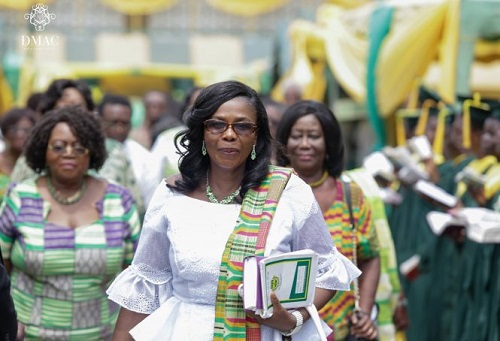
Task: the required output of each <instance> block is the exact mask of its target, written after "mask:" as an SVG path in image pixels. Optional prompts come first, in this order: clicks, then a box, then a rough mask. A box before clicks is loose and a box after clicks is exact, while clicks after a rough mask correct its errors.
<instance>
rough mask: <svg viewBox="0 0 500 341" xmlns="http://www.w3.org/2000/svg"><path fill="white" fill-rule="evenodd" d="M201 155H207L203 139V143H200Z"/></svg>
mask: <svg viewBox="0 0 500 341" xmlns="http://www.w3.org/2000/svg"><path fill="white" fill-rule="evenodd" d="M201 155H203V156H205V155H207V148H206V147H205V141H203V144H202V145H201Z"/></svg>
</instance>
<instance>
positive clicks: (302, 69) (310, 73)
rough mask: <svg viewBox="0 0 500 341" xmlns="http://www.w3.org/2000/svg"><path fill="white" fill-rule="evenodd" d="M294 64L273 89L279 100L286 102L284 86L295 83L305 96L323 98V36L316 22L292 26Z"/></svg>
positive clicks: (300, 22) (324, 87) (273, 93)
mask: <svg viewBox="0 0 500 341" xmlns="http://www.w3.org/2000/svg"><path fill="white" fill-rule="evenodd" d="M289 33H290V40H291V46H292V49H293V63H292V66H291V68H290V70H289V71H288V72H286V73H285V75H284V76H283V77H282V78H281V79H280V81H279V82H278V83H277V84H276V86H275V87H274V89H273V90H272V93H271V95H272V97H273V99H275V100H276V101H279V102H282V101H283V94H284V89H285V87H286V86H287V85H288V84H296V85H298V86H299V87H300V88H301V89H302V99H310V100H316V101H321V100H322V99H323V97H324V95H325V91H326V79H325V77H324V68H325V64H326V59H325V51H324V37H323V36H322V35H321V32H319V31H318V29H317V28H316V26H315V25H313V24H312V23H310V22H307V21H302V20H298V21H295V22H294V23H293V24H292V25H291V26H290V28H289Z"/></svg>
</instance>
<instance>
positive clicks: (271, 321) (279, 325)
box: [250, 293, 306, 332]
mask: <svg viewBox="0 0 500 341" xmlns="http://www.w3.org/2000/svg"><path fill="white" fill-rule="evenodd" d="M271 302H272V303H273V315H272V316H271V317H269V318H266V319H264V318H262V317H260V315H259V314H254V313H250V315H251V316H252V317H253V318H255V319H256V320H257V322H258V323H259V324H262V325H265V326H268V327H271V328H274V329H278V330H279V331H280V332H288V331H290V330H292V329H294V328H295V326H296V324H297V320H296V318H295V316H293V315H292V314H291V313H290V312H289V311H288V310H286V309H285V308H283V306H282V305H281V303H280V301H279V299H278V297H277V296H276V294H274V293H271ZM305 320H306V319H304V321H305Z"/></svg>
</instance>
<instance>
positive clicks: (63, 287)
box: [0, 106, 140, 340]
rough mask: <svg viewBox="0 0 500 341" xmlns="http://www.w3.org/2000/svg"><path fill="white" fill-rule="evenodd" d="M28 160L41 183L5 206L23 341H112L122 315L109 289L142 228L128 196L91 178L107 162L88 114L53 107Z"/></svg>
mask: <svg viewBox="0 0 500 341" xmlns="http://www.w3.org/2000/svg"><path fill="white" fill-rule="evenodd" d="M25 156H26V161H27V164H28V165H29V166H30V167H31V169H32V170H33V171H34V172H36V173H37V174H38V176H37V177H31V178H29V179H27V180H24V181H22V182H20V183H14V184H13V185H12V186H11V188H10V189H9V191H8V193H7V198H8V200H5V201H4V202H3V204H2V206H1V208H0V246H1V249H2V253H3V257H4V260H5V262H6V267H7V270H8V271H9V272H10V274H11V278H12V296H13V298H14V302H15V306H16V309H17V312H18V320H19V323H20V328H19V330H20V332H21V335H20V337H21V339H24V338H26V339H73V338H80V339H86V340H97V339H109V337H110V335H111V332H112V330H113V325H114V321H115V318H116V314H117V312H118V311H117V309H116V307H115V306H114V305H113V304H110V303H109V302H108V300H107V297H106V295H105V290H106V288H107V286H108V284H109V283H110V281H111V280H112V279H113V278H114V276H115V275H116V274H117V273H118V272H120V271H121V270H122V269H123V268H124V267H126V266H127V265H128V264H130V262H131V261H132V256H133V253H134V250H135V248H136V245H137V241H138V238H139V230H140V221H139V216H138V213H137V209H136V206H135V203H134V199H133V197H132V195H131V194H130V192H129V190H128V189H126V188H124V187H122V186H120V185H117V184H114V183H110V182H108V181H106V180H105V179H102V178H98V177H95V176H93V175H90V174H89V172H88V170H89V169H94V170H98V169H99V168H100V167H101V166H102V165H103V163H104V161H105V159H106V147H105V142H104V136H103V134H102V131H101V128H100V124H99V122H98V121H97V119H95V118H94V117H92V115H88V114H87V111H86V110H85V109H84V108H81V107H78V106H77V107H63V108H60V109H55V110H54V111H51V112H49V113H46V114H45V115H44V116H43V117H42V119H41V120H40V121H39V122H38V123H37V125H36V126H35V127H34V128H33V130H32V133H31V134H30V138H29V140H28V142H27V144H26V151H25ZM42 171H44V172H43V173H42Z"/></svg>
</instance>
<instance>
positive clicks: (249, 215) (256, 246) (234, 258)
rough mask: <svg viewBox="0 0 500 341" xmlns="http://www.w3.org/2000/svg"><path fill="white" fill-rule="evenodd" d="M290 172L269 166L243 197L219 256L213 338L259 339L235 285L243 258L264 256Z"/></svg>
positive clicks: (219, 340)
mask: <svg viewBox="0 0 500 341" xmlns="http://www.w3.org/2000/svg"><path fill="white" fill-rule="evenodd" d="M291 174H292V169H290V168H282V167H275V166H271V167H270V170H269V173H268V174H267V177H266V179H265V180H264V181H263V182H262V184H261V185H260V187H259V188H257V189H250V190H248V191H247V193H246V194H245V197H244V198H243V202H242V204H241V211H240V215H239V217H238V220H237V222H236V227H235V229H234V231H233V232H232V233H231V235H230V236H229V239H228V241H227V243H226V247H225V249H224V253H223V255H222V261H221V266H220V273H219V283H218V285H217V301H216V303H215V327H214V340H216V341H222V340H249V341H260V325H259V324H258V323H257V322H256V321H255V320H254V319H251V318H249V317H247V316H246V313H245V310H244V309H243V300H242V298H241V297H240V295H239V294H238V286H239V285H240V284H241V281H242V275H243V260H244V259H245V257H246V256H250V255H254V254H255V255H259V256H262V255H264V249H265V246H266V239H267V234H268V232H269V229H270V227H271V221H272V219H273V216H274V212H275V211H276V205H277V204H278V200H279V198H280V196H281V193H282V192H283V189H284V188H285V186H286V184H287V182H288V179H289V178H290V175H291Z"/></svg>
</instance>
